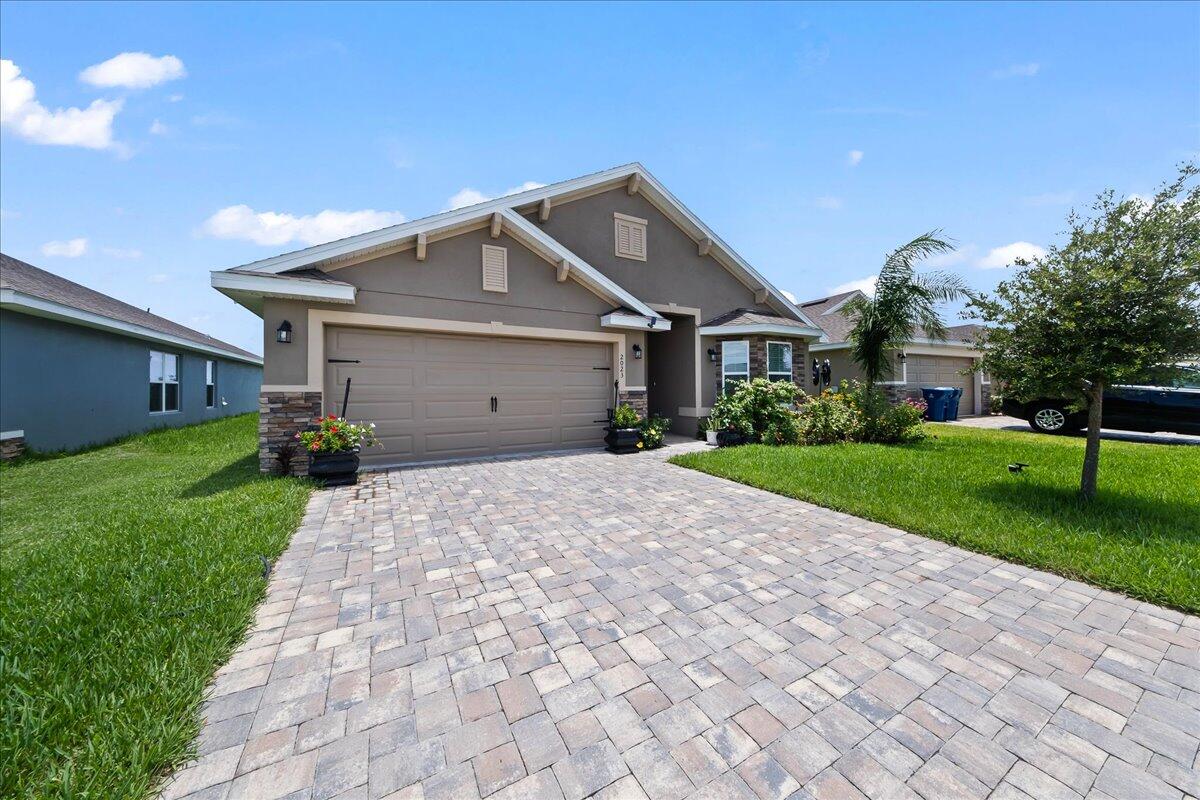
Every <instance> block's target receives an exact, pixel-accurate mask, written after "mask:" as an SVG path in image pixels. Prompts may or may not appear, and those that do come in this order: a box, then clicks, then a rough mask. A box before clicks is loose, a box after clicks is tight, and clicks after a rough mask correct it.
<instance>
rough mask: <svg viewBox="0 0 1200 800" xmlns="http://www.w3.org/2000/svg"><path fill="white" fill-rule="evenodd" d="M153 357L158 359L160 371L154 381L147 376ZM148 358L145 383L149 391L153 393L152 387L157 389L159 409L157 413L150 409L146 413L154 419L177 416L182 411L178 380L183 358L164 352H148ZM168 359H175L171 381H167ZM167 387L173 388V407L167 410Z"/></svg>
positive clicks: (151, 376) (176, 354)
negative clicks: (147, 379)
mask: <svg viewBox="0 0 1200 800" xmlns="http://www.w3.org/2000/svg"><path fill="white" fill-rule="evenodd" d="M155 355H157V356H158V357H159V369H160V371H159V375H158V377H159V380H154V377H155V376H154V375H151V374H149V370H150V369H152V368H153V365H154V356H155ZM148 357H149V363H148V364H147V377H148V378H150V380H149V381H147V383H148V385H149V386H150V387H151V391H153V387H155V386H157V387H158V392H159V397H158V399H159V403H160V406H161V407H160V408H159V410H158V411H155V410H153V409H150V410H149V411H148V412H147V413H149V414H150V415H151V416H155V417H156V416H161V415H163V414H178V413H180V412H181V411H182V410H183V396H182V392H181V390H180V388H179V387H180V383H181V382H180V380H179V378H180V372H181V371H182V367H183V357H182V356H180V355H179V354H178V353H168V352H167V351H166V350H150V351H149V354H148ZM168 357H169V358H173V359H175V380H171V381H169V380H167V358H168ZM168 386H174V387H175V407H174V408H167V387H168Z"/></svg>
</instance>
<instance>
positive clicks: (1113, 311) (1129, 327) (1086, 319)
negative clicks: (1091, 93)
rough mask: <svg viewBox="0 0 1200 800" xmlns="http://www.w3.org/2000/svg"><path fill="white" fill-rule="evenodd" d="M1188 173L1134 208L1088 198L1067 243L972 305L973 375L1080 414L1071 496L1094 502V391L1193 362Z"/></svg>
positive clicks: (1199, 214)
mask: <svg viewBox="0 0 1200 800" xmlns="http://www.w3.org/2000/svg"><path fill="white" fill-rule="evenodd" d="M1197 174H1198V169H1197V167H1196V165H1194V164H1186V165H1184V166H1182V167H1181V168H1180V173H1179V176H1178V177H1177V178H1175V180H1173V181H1171V182H1170V183H1166V184H1164V185H1163V187H1162V188H1161V189H1160V190H1159V191H1158V192H1157V193H1156V194H1155V195H1154V198H1153V199H1151V200H1149V201H1146V200H1142V199H1139V198H1136V197H1132V198H1128V199H1125V200H1120V201H1118V200H1117V199H1116V196H1115V193H1114V192H1113V191H1112V190H1109V191H1106V192H1103V193H1102V194H1100V195H1099V196H1098V197H1097V198H1096V200H1095V202H1094V203H1093V205H1092V209H1091V214H1090V215H1088V216H1083V215H1080V214H1077V213H1076V212H1074V211H1072V212H1071V214H1070V215H1069V216H1068V217H1067V225H1068V228H1069V230H1068V231H1067V233H1068V234H1069V237H1068V240H1067V242H1066V244H1064V245H1063V246H1062V247H1057V246H1055V247H1051V248H1050V250H1049V252H1047V253H1046V255H1044V256H1042V257H1040V258H1035V259H1032V260H1024V259H1020V260H1018V261H1017V264H1016V265H1017V266H1018V267H1019V269H1020V271H1019V272H1018V273H1017V274H1016V275H1015V276H1014V277H1013V278H1011V279H1009V280H1006V281H1004V282H1002V283H1001V284H1000V285H999V286H998V287H996V290H995V293H994V295H983V296H980V297H978V298H974V299H973V300H972V301H971V303H970V304H969V309H970V312H971V313H973V315H974V316H976V317H977V318H980V319H982V320H983V321H984V322H985V323H987V328H986V329H985V332H984V334H983V338H982V342H981V343H982V345H983V347H984V353H985V355H984V358H983V363H982V368H983V369H985V370H987V371H988V372H990V373H991V374H992V375H993V376H994V377H995V378H997V379H999V380H1000V381H1002V382H1003V383H1004V384H1005V387H1006V388H1005V393H1006V394H1009V395H1011V396H1014V397H1017V398H1020V399H1024V400H1031V399H1035V398H1038V397H1054V398H1064V399H1067V400H1069V401H1071V403H1072V407H1073V408H1076V409H1080V410H1082V409H1086V410H1087V447H1086V449H1085V451H1084V459H1083V474H1082V477H1081V480H1080V493H1081V494H1082V495H1083V497H1084V498H1087V499H1091V498H1092V497H1094V496H1095V494H1096V477H1097V473H1098V470H1099V465H1100V421H1101V414H1102V413H1103V412H1102V410H1103V405H1104V390H1105V389H1107V388H1108V387H1110V386H1113V385H1114V384H1123V383H1137V382H1139V381H1140V380H1144V379H1145V376H1146V375H1147V374H1149V373H1150V372H1151V371H1153V370H1160V369H1162V368H1164V367H1166V368H1170V367H1172V366H1173V365H1174V364H1176V362H1179V361H1182V360H1185V359H1187V358H1194V357H1196V356H1197V355H1200V186H1198V185H1196V182H1195V180H1194V179H1195V178H1196V175H1197Z"/></svg>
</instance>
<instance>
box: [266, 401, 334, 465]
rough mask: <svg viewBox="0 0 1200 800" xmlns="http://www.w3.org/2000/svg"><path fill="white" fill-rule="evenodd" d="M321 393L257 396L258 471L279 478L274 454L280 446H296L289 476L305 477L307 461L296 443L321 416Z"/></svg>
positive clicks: (277, 461)
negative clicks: (291, 444)
mask: <svg viewBox="0 0 1200 800" xmlns="http://www.w3.org/2000/svg"><path fill="white" fill-rule="evenodd" d="M321 399H322V398H321V393H320V392H262V393H260V394H259V395H258V471H259V472H264V473H267V474H279V472H280V468H279V459H278V457H277V455H276V454H277V453H278V452H279V448H280V446H281V445H283V444H287V443H293V444H295V445H296V455H295V456H294V457H293V458H292V464H291V466H292V474H293V475H307V474H308V458H307V456H306V455H305V453H304V450H303V448H301V447H300V444H299V442H296V441H295V436H296V434H297V433H300V432H301V431H304V430H307V429H308V428H310V427H312V426H313V420H315V419H316V418H317V417H319V416H321Z"/></svg>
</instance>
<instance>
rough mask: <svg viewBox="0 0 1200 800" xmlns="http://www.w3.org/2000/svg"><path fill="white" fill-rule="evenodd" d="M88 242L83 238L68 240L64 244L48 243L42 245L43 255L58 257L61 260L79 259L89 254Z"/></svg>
mask: <svg viewBox="0 0 1200 800" xmlns="http://www.w3.org/2000/svg"><path fill="white" fill-rule="evenodd" d="M87 250H88V240H87V239H84V238H82V237H80V238H78V239H67V240H66V241H62V242H46V243H45V244H44V245H42V255H44V256H58V257H61V258H79V257H80V256H81V255H84V254H85V253H87Z"/></svg>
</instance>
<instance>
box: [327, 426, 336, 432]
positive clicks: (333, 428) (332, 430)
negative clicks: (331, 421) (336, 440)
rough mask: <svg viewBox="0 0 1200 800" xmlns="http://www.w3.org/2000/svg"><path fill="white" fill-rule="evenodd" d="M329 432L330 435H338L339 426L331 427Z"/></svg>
mask: <svg viewBox="0 0 1200 800" xmlns="http://www.w3.org/2000/svg"><path fill="white" fill-rule="evenodd" d="M329 432H330V433H337V432H338V426H337V425H332V426H330V428H329Z"/></svg>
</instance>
